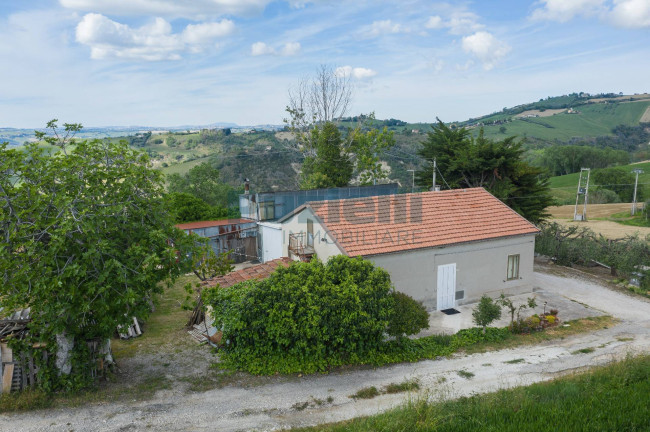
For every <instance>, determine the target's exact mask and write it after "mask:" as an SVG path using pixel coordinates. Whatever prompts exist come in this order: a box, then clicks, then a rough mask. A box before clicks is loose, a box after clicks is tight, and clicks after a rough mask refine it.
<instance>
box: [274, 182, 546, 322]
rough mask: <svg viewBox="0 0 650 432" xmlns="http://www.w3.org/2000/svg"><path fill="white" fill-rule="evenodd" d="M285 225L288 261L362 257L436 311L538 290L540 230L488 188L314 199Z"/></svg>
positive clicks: (299, 209) (285, 222) (399, 287)
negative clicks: (536, 264) (535, 268)
mask: <svg viewBox="0 0 650 432" xmlns="http://www.w3.org/2000/svg"><path fill="white" fill-rule="evenodd" d="M278 222H279V223H281V224H282V232H283V251H282V253H283V256H285V257H290V258H292V259H294V260H303V261H307V260H309V259H311V258H312V257H313V256H318V257H319V258H320V259H322V260H324V261H325V260H327V259H328V258H329V257H331V256H334V255H338V254H345V255H348V256H351V257H356V256H361V257H363V258H365V259H368V260H370V261H372V262H374V263H375V264H376V265H377V266H379V267H382V268H384V269H385V270H387V271H388V272H389V273H390V276H391V280H392V282H393V284H394V285H395V288H396V289H397V290H399V291H402V292H404V293H406V294H408V295H410V296H411V297H413V298H415V299H416V300H419V301H422V302H423V303H424V305H425V306H426V307H427V308H428V309H430V310H433V309H438V310H444V309H450V308H453V307H454V306H456V305H461V304H465V303H471V302H474V301H477V300H478V299H479V298H480V297H481V296H482V295H483V294H488V295H491V296H497V295H499V294H500V293H501V292H505V293H507V294H517V293H522V292H526V291H530V290H531V288H532V280H533V256H534V248H535V234H536V233H537V232H538V231H539V230H538V229H537V228H536V227H535V226H534V225H533V224H531V223H530V222H528V221H527V220H526V219H524V218H523V217H522V216H520V215H519V214H517V213H516V212H515V211H514V210H512V209H510V208H509V207H508V206H506V205H505V204H504V203H502V202H501V201H500V200H498V199H497V198H495V197H494V196H493V195H491V194H490V193H489V192H487V191H486V190H485V189H483V188H471V189H455V190H448V191H442V192H424V193H416V194H403V195H393V196H382V197H369V198H361V199H352V200H334V201H323V202H312V203H307V204H305V205H303V206H301V207H299V208H297V209H296V210H295V211H294V212H293V213H291V214H289V215H287V216H285V217H284V218H282V219H280V220H279V221H278Z"/></svg>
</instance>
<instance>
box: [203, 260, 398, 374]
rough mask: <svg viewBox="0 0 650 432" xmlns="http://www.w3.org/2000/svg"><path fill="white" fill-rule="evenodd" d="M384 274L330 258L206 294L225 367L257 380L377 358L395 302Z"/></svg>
mask: <svg viewBox="0 0 650 432" xmlns="http://www.w3.org/2000/svg"><path fill="white" fill-rule="evenodd" d="M391 290H392V287H391V283H390V277H389V275H388V273H387V272H386V271H385V270H383V269H380V268H376V267H374V265H373V264H372V263H371V262H369V261H365V260H363V259H361V258H348V257H346V256H342V255H339V256H336V257H333V258H331V259H330V260H329V261H328V263H327V264H323V263H322V262H321V261H319V260H317V259H315V260H312V261H311V262H309V263H293V264H292V265H291V266H290V267H288V268H279V269H278V270H276V271H275V272H274V273H273V274H272V275H271V276H270V277H269V278H267V279H264V280H256V281H248V282H243V283H239V284H236V285H233V286H232V287H230V288H226V289H220V288H214V289H210V290H206V291H205V292H204V302H205V304H206V305H210V306H212V308H213V316H214V318H215V322H216V323H217V325H218V326H222V331H223V337H224V340H225V341H226V347H225V352H224V355H223V359H224V362H225V364H226V366H230V367H233V368H236V369H243V370H246V371H248V372H251V373H256V374H269V373H274V372H281V373H293V372H306V373H309V372H316V371H323V370H327V369H328V368H330V367H332V366H339V365H343V364H347V363H359V362H360V361H361V360H360V359H361V358H364V357H365V356H366V355H367V353H369V352H370V351H372V350H379V349H380V348H381V346H382V343H383V335H384V332H385V331H386V329H387V327H388V324H389V320H390V318H391V317H392V316H393V310H394V302H395V300H394V297H393V296H391V295H390V293H391Z"/></svg>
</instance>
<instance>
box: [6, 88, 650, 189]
mask: <svg viewBox="0 0 650 432" xmlns="http://www.w3.org/2000/svg"><path fill="white" fill-rule="evenodd" d="M437 114H438V115H439V117H441V118H442V119H444V113H442V112H441V113H437ZM360 122H363V123H364V124H365V125H366V126H367V127H378V128H381V127H384V126H385V127H387V128H388V129H389V130H392V131H394V133H395V141H396V146H395V147H394V148H393V149H391V150H389V151H387V152H386V153H385V154H383V155H382V160H383V162H384V164H385V166H386V167H388V168H389V169H390V180H391V181H397V182H399V183H400V185H401V188H402V190H404V191H406V190H409V191H410V190H411V185H412V180H413V174H412V172H411V171H409V170H414V169H419V168H421V167H422V166H423V165H424V164H426V163H428V162H426V161H423V160H421V159H420V158H419V157H418V156H417V151H418V149H419V148H420V147H421V143H422V141H424V140H425V139H426V138H427V135H426V133H427V132H429V131H430V130H431V124H433V123H435V118H433V119H431V123H407V122H405V121H402V120H399V119H392V118H391V119H387V120H380V119H375V120H368V118H367V117H365V116H355V117H348V118H345V119H343V120H342V121H340V122H339V128H340V129H342V130H347V129H348V128H355V127H357V126H358V125H359V124H360ZM450 124H451V125H452V126H455V127H467V128H469V129H470V130H472V132H473V133H474V134H478V131H479V130H480V128H483V130H484V132H485V134H486V136H487V137H488V138H492V139H503V138H506V137H508V136H512V135H515V136H517V137H519V138H522V139H524V148H525V149H526V150H527V151H526V158H527V160H528V161H529V162H531V163H532V164H535V165H538V166H543V165H542V163H541V162H540V161H541V159H542V158H543V156H544V152H545V149H547V148H549V147H552V146H556V145H567V144H573V145H587V146H593V147H596V148H605V147H611V148H613V149H617V150H621V151H625V152H627V153H628V154H629V155H630V160H631V161H634V160H645V159H650V145H648V141H650V94H647V93H644V94H637V95H619V94H600V95H588V94H585V93H573V94H571V95H564V96H558V97H550V98H546V99H542V100H539V101H537V102H533V103H528V104H523V105H518V106H516V107H512V108H504V109H503V110H502V111H501V112H498V113H493V114H489V115H485V116H481V117H479V118H475V119H469V120H466V121H463V122H454V123H450ZM282 129H283V126H281V125H263V126H255V127H246V126H237V125H232V124H227V123H214V124H211V125H208V126H204V127H197V126H178V127H174V128H153V127H139V126H137V127H110V128H88V129H86V128H85V129H84V130H83V132H82V133H81V134H79V135H78V136H79V137H80V138H108V139H113V140H118V139H126V140H127V141H129V143H130V145H131V146H133V147H135V148H139V149H141V150H143V151H145V152H147V153H148V154H149V155H150V156H151V158H152V161H153V163H154V166H155V167H157V168H159V169H160V170H162V172H164V173H165V174H170V173H180V174H183V173H186V172H187V171H188V170H189V169H191V168H192V167H193V166H196V165H198V164H200V163H203V162H210V163H214V164H215V165H216V166H217V167H218V168H219V169H220V171H221V177H222V180H223V181H224V182H226V183H229V184H231V185H232V186H235V187H239V186H241V184H242V183H243V179H244V178H249V179H250V180H251V184H252V187H253V188H254V189H255V190H258V191H259V190H286V189H295V188H297V180H298V173H299V172H300V168H301V163H302V155H301V153H300V151H299V149H298V147H297V145H296V143H295V142H294V140H293V136H292V135H291V134H290V133H288V132H285V131H282ZM33 137H34V134H33V130H26V129H10V128H5V129H0V141H7V140H8V141H10V143H11V144H15V145H19V144H22V143H24V142H25V141H27V140H31V139H33ZM648 171H650V170H648ZM566 177H567V180H566V181H568V182H569V184H570V185H573V183H575V179H573V178H572V177H571V178H570V180H569V179H568V177H569V176H566ZM556 181H558V180H554V183H553V186H554V187H557V188H564V189H556V190H557V191H558V197H560V195H561V196H562V197H563V198H566V197H570V195H571V194H572V193H573V192H572V191H571V190H570V189H571V188H572V187H573V186H569V185H559V184H556V183H555V182H556Z"/></svg>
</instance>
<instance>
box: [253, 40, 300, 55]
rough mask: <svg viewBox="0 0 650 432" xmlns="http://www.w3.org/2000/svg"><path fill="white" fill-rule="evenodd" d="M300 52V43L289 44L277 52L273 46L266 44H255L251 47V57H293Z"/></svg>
mask: <svg viewBox="0 0 650 432" xmlns="http://www.w3.org/2000/svg"><path fill="white" fill-rule="evenodd" d="M299 52H300V43H298V42H288V43H286V44H284V45H283V46H282V48H280V49H279V50H276V49H275V48H273V47H272V46H270V45H268V44H266V43H264V42H255V43H254V44H253V45H251V55H252V56H261V55H281V56H292V55H296V54H298V53H299Z"/></svg>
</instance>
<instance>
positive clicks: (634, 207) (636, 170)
mask: <svg viewBox="0 0 650 432" xmlns="http://www.w3.org/2000/svg"><path fill="white" fill-rule="evenodd" d="M632 173H634V174H636V179H635V180H634V198H633V200H632V216H634V214H635V213H636V188H637V186H638V185H639V174H643V170H642V169H638V168H637V169H635V170H632Z"/></svg>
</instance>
